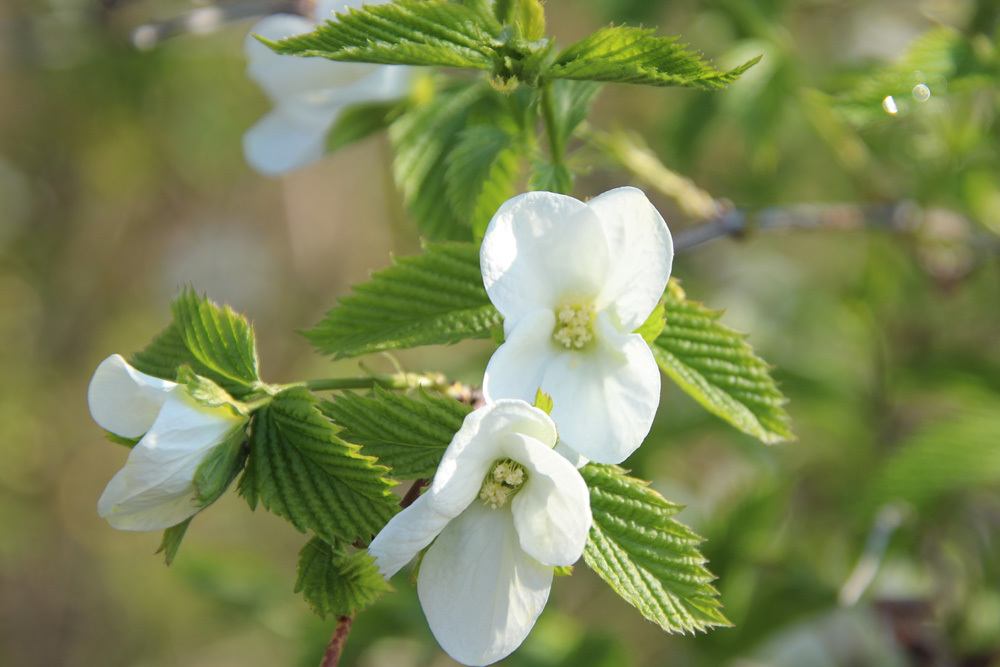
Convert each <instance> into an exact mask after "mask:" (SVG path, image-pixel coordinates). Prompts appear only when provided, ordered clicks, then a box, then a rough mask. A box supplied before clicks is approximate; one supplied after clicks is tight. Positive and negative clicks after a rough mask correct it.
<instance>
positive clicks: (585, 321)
mask: <svg viewBox="0 0 1000 667" xmlns="http://www.w3.org/2000/svg"><path fill="white" fill-rule="evenodd" d="M556 318H557V320H558V322H556V330H555V332H553V334H552V338H553V339H554V340H555V341H556V342H557V343H559V344H560V345H562V346H563V347H565V348H566V349H567V350H581V349H583V348H584V347H586V346H587V344H588V343H590V341H592V340H594V307H593V306H592V305H582V306H581V305H565V306H562V307H561V308H559V310H557V311H556Z"/></svg>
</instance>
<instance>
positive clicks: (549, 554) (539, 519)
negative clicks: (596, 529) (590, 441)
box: [505, 435, 593, 566]
mask: <svg viewBox="0 0 1000 667" xmlns="http://www.w3.org/2000/svg"><path fill="white" fill-rule="evenodd" d="M505 450H506V453H507V456H509V457H510V458H511V459H513V460H514V461H517V462H518V463H520V464H521V465H523V466H524V467H525V469H526V470H527V472H528V479H527V482H525V484H524V487H523V488H522V489H521V490H520V491H518V493H517V495H516V496H514V500H513V501H512V502H511V507H510V509H511V512H512V513H513V515H514V526H515V527H516V528H517V534H518V537H519V538H520V541H521V548H522V549H524V550H525V551H526V552H527V553H528V555H530V556H531V557H532V558H534V559H535V560H537V561H539V562H540V563H542V564H544V565H552V566H557V565H572V564H573V563H575V562H576V561H577V560H579V558H580V555H581V554H583V547H584V546H586V544H587V534H588V533H589V532H590V525H591V523H592V521H593V519H592V517H591V514H590V492H589V491H588V490H587V484H586V482H584V481H583V477H581V476H580V473H579V472H577V470H576V468H575V467H574V466H573V464H572V463H570V462H569V461H567V460H566V459H565V458H563V457H562V455H560V454H558V453H557V452H555V451H554V450H552V449H551V448H549V447H546V446H545V445H543V444H542V443H540V442H538V441H537V440H535V439H534V438H530V437H525V436H523V435H513V436H509V437H508V439H507V445H506V448H505Z"/></svg>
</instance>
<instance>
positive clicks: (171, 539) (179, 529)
mask: <svg viewBox="0 0 1000 667" xmlns="http://www.w3.org/2000/svg"><path fill="white" fill-rule="evenodd" d="M193 518H194V517H193V516H192V517H188V518H187V519H184V520H183V521H181V522H180V523H179V524H177V525H176V526H171V527H170V528H167V529H166V530H165V531H163V539H162V540H160V546H159V547H158V548H157V549H156V553H158V554H163V561H164V562H165V563H166V564H167V566H168V567H169V566H170V565H171V564H173V562H174V558H176V557H177V551H178V549H180V548H181V542H183V541H184V535H185V534H186V533H187V529H188V526H190V525H191V519H193Z"/></svg>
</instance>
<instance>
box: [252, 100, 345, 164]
mask: <svg viewBox="0 0 1000 667" xmlns="http://www.w3.org/2000/svg"><path fill="white" fill-rule="evenodd" d="M335 116H336V111H334V112H330V111H328V110H318V111H312V110H309V109H295V108H293V107H291V106H288V105H283V106H280V107H278V108H277V109H275V110H274V111H272V112H271V113H269V114H268V115H266V116H264V118H262V119H261V120H260V121H259V122H258V123H257V124H256V125H254V126H253V127H252V128H250V130H249V131H247V133H246V134H245V135H243V153H244V155H245V156H246V160H247V162H248V163H249V164H250V166H251V167H253V168H254V169H255V170H257V171H258V172H260V173H262V174H267V175H269V176H277V175H279V174H283V173H285V172H288V171H292V170H293V169H297V168H299V167H303V166H305V165H307V164H309V163H310V162H315V161H316V160H318V159H320V158H321V157H323V152H324V149H325V146H326V134H327V131H328V130H329V129H330V126H331V125H332V124H333V121H334V118H335Z"/></svg>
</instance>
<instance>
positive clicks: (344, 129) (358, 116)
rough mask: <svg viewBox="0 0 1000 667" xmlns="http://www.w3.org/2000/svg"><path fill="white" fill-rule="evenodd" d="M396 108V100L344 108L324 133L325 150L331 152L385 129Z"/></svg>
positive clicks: (397, 104) (397, 105)
mask: <svg viewBox="0 0 1000 667" xmlns="http://www.w3.org/2000/svg"><path fill="white" fill-rule="evenodd" d="M398 108H399V103H398V102H379V103H373V104H357V105H355V106H351V107H348V108H346V109H344V110H343V111H342V112H341V113H340V115H339V116H337V122H335V123H334V124H333V127H331V128H330V132H329V133H328V134H327V135H326V150H327V152H328V153H333V152H334V151H337V150H340V149H341V148H344V147H345V146H349V145H351V144H353V143H355V142H357V141H361V140H362V139H366V138H368V137H370V136H371V135H373V134H375V133H376V132H381V131H382V130H385V129H386V128H388V127H389V124H390V123H391V121H392V119H393V117H394V116H395V115H396V113H397V111H398Z"/></svg>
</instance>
